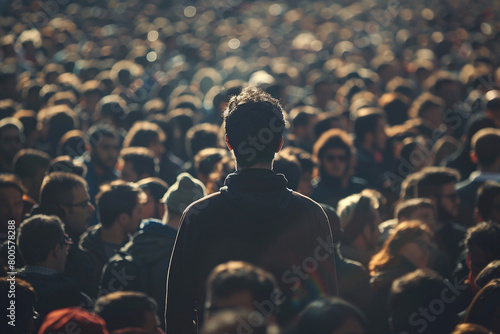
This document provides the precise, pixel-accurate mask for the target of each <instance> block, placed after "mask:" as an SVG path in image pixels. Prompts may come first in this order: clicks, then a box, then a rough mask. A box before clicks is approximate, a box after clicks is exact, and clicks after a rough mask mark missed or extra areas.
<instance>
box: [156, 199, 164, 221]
mask: <svg viewBox="0 0 500 334" xmlns="http://www.w3.org/2000/svg"><path fill="white" fill-rule="evenodd" d="M156 205H157V208H158V216H160V217H161V218H160V219H162V218H163V216H164V215H165V204H163V203H156Z"/></svg>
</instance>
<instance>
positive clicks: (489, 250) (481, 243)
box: [465, 222, 500, 278]
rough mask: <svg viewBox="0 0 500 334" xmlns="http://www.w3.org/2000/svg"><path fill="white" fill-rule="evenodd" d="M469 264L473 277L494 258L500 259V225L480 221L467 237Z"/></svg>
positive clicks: (469, 231)
mask: <svg viewBox="0 0 500 334" xmlns="http://www.w3.org/2000/svg"><path fill="white" fill-rule="evenodd" d="M465 246H466V248H467V265H468V267H469V271H470V273H471V275H472V277H473V278H475V277H476V276H477V275H478V274H479V273H480V272H481V270H483V269H484V267H486V266H487V265H488V263H490V262H491V261H493V260H500V225H499V224H497V223H485V222H483V223H479V224H477V225H476V226H473V227H470V228H469V229H468V230H467V235H466V237H465Z"/></svg>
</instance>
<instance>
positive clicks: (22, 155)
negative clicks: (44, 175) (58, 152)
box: [13, 148, 50, 178]
mask: <svg viewBox="0 0 500 334" xmlns="http://www.w3.org/2000/svg"><path fill="white" fill-rule="evenodd" d="M49 162H50V156H49V155H48V154H47V153H45V152H42V151H39V150H35V149H30V148H26V149H21V150H20V151H19V152H17V154H16V156H15V157H14V161H13V164H14V172H15V173H16V174H17V175H18V176H19V177H21V178H24V177H33V176H35V175H36V173H37V171H38V169H46V168H47V166H48V165H49Z"/></svg>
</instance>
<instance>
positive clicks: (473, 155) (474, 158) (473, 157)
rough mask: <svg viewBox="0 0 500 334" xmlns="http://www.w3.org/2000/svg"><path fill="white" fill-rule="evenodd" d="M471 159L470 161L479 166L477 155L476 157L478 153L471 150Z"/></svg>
mask: <svg viewBox="0 0 500 334" xmlns="http://www.w3.org/2000/svg"><path fill="white" fill-rule="evenodd" d="M469 157H470V160H471V161H472V162H473V163H474V164H476V165H477V162H478V159H477V155H476V152H475V151H474V150H470V151H469Z"/></svg>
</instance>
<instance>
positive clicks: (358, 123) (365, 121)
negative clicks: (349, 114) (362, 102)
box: [354, 108, 384, 143]
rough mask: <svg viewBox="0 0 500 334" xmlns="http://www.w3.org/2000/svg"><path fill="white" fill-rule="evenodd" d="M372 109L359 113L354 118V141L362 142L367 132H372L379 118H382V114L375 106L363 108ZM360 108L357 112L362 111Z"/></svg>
mask: <svg viewBox="0 0 500 334" xmlns="http://www.w3.org/2000/svg"><path fill="white" fill-rule="evenodd" d="M364 109H373V110H371V111H369V112H367V113H362V114H361V113H360V115H359V116H358V117H356V119H355V120H354V134H355V135H356V142H358V143H362V142H363V141H364V139H365V136H366V134H367V133H374V132H375V130H376V129H377V122H378V120H379V119H383V118H384V114H383V113H382V112H380V111H377V110H376V109H375V108H364ZM364 109H361V110H360V111H358V112H361V111H364Z"/></svg>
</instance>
